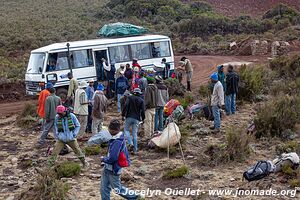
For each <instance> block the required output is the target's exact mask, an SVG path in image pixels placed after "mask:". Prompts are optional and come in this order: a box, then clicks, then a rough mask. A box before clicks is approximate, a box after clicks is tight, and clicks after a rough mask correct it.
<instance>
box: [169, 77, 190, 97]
mask: <svg viewBox="0 0 300 200" xmlns="http://www.w3.org/2000/svg"><path fill="white" fill-rule="evenodd" d="M164 83H165V84H166V86H167V87H168V91H169V95H170V97H173V96H184V94H185V93H186V89H185V87H184V86H183V85H182V84H181V83H179V81H178V79H174V78H169V79H167V80H165V81H164Z"/></svg>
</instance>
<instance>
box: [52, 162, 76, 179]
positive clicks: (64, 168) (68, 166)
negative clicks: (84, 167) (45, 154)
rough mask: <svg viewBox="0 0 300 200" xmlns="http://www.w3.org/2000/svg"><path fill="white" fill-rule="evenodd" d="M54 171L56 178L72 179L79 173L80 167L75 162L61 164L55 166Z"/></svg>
mask: <svg viewBox="0 0 300 200" xmlns="http://www.w3.org/2000/svg"><path fill="white" fill-rule="evenodd" d="M54 170H55V172H56V175H57V177H58V178H62V177H73V176H76V175H78V174H79V173H80V170H81V167H80V165H79V164H78V163H75V162H63V163H60V164H59V165H57V166H55V169H54Z"/></svg>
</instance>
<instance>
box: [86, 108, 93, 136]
mask: <svg viewBox="0 0 300 200" xmlns="http://www.w3.org/2000/svg"><path fill="white" fill-rule="evenodd" d="M92 111H93V106H92V105H89V106H88V114H89V115H88V122H87V126H86V132H92V122H93V118H92Z"/></svg>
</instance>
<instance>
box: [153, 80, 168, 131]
mask: <svg viewBox="0 0 300 200" xmlns="http://www.w3.org/2000/svg"><path fill="white" fill-rule="evenodd" d="M155 79H156V86H157V96H158V97H157V106H156V109H155V119H154V132H156V131H163V128H164V124H163V120H164V118H163V117H164V106H165V105H166V104H167V102H168V101H169V91H168V87H167V86H166V85H165V84H164V83H163V80H162V77H161V76H156V77H155Z"/></svg>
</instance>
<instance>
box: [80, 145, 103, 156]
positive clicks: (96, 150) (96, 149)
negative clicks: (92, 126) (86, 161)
mask: <svg viewBox="0 0 300 200" xmlns="http://www.w3.org/2000/svg"><path fill="white" fill-rule="evenodd" d="M84 152H85V155H86V156H90V155H99V154H100V152H101V147H100V146H97V145H94V146H91V147H85V149H84Z"/></svg>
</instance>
